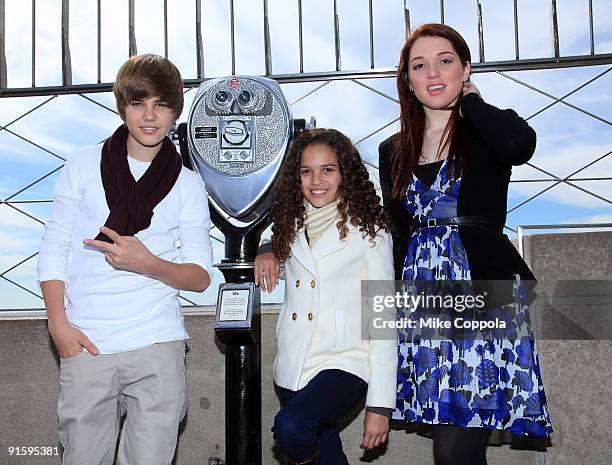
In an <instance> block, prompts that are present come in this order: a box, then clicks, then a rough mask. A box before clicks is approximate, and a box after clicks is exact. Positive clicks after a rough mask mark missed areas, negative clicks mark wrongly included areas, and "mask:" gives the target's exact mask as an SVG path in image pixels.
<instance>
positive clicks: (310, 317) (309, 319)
mask: <svg viewBox="0 0 612 465" xmlns="http://www.w3.org/2000/svg"><path fill="white" fill-rule="evenodd" d="M313 318H314V317H313V316H312V313H309V314H308V321H312V319H313Z"/></svg>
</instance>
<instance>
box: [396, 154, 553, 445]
mask: <svg viewBox="0 0 612 465" xmlns="http://www.w3.org/2000/svg"><path fill="white" fill-rule="evenodd" d="M412 178H413V179H412V182H411V184H410V186H409V188H408V195H407V200H406V201H405V206H406V208H407V210H408V212H407V214H410V215H411V216H412V217H413V218H414V221H415V222H424V221H427V220H428V219H433V218H449V217H453V216H457V198H458V193H459V187H460V184H461V178H457V179H454V178H453V177H452V176H451V175H450V167H449V166H448V164H447V162H446V161H444V162H443V163H442V165H441V167H440V170H439V172H438V174H437V176H436V178H435V180H434V181H433V183H432V184H431V186H428V185H426V184H424V183H423V182H421V181H420V180H419V179H418V178H417V177H416V176H413V177H412ZM425 280H426V281H441V280H470V267H469V263H468V258H467V255H466V251H465V249H464V247H463V244H462V243H461V239H460V237H459V232H458V229H457V227H456V226H432V227H424V228H418V229H417V230H416V231H415V232H414V233H413V236H412V238H411V240H410V243H409V245H408V251H407V254H406V259H405V262H404V267H403V281H404V283H405V284H410V283H415V282H417V283H418V282H419V281H421V282H422V281H425ZM513 294H514V303H513V304H510V305H506V306H504V307H503V308H500V309H492V310H491V311H492V312H493V313H495V311H498V314H500V315H501V314H503V315H505V318H506V320H507V323H508V326H507V328H506V329H505V330H501V331H499V330H498V331H496V330H491V331H489V332H486V331H484V332H478V331H476V332H475V333H474V335H473V337H470V336H469V335H468V336H467V337H465V334H463V336H464V337H462V338H455V337H452V336H449V338H448V339H445V338H444V337H433V336H432V332H431V331H430V330H423V329H420V330H419V329H408V328H406V329H403V330H401V331H400V344H399V369H398V400H397V408H396V410H395V412H394V413H393V418H394V419H402V420H407V421H409V422H417V423H425V424H429V425H436V424H449V425H455V426H461V427H481V428H491V429H498V430H509V431H510V432H511V433H512V435H519V436H524V435H530V436H548V434H549V433H551V432H552V426H551V424H550V419H549V415H548V409H547V405H546V397H545V395H544V387H543V384H542V378H541V376H540V363H539V359H538V354H537V350H536V346H535V341H534V337H533V333H532V330H531V323H530V320H529V310H528V301H527V297H526V294H525V292H524V291H523V288H522V286H521V284H520V279H519V278H518V275H517V280H516V281H515V283H514V289H513ZM487 311H489V310H487ZM400 313H401V314H400V316H401V317H403V318H408V319H410V318H412V319H416V318H418V317H419V311H414V309H413V311H412V312H411V311H409V310H408V309H404V310H403V311H401V312H400ZM508 315H510V316H511V318H510V319H509V320H508Z"/></svg>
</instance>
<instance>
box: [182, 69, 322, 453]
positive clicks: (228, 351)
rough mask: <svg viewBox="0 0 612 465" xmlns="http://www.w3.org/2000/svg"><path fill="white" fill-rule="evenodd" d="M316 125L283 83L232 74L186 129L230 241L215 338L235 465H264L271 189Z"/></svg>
mask: <svg viewBox="0 0 612 465" xmlns="http://www.w3.org/2000/svg"><path fill="white" fill-rule="evenodd" d="M314 125H315V123H314V118H311V120H310V122H309V124H308V125H307V124H306V121H305V120H303V119H295V120H294V119H293V118H292V116H291V112H290V110H289V106H288V104H287V101H286V100H285V98H284V96H283V94H282V91H281V88H280V86H279V85H278V83H277V82H276V81H273V80H271V79H266V78H260V77H248V76H231V77H225V78H219V79H214V80H210V81H207V82H205V83H203V84H202V85H201V86H200V88H199V89H198V93H197V95H196V97H195V99H194V101H193V104H192V107H191V110H190V112H189V119H188V121H187V123H182V124H180V125H179V127H178V131H177V132H178V138H179V145H180V149H181V155H182V156H183V161H184V163H185V165H187V166H188V167H190V168H193V169H195V170H196V171H197V172H198V173H199V174H200V175H201V176H202V178H203V180H204V182H205V184H206V189H207V191H208V194H209V201H210V204H211V209H210V211H211V217H212V220H213V222H214V224H215V226H217V228H219V230H220V231H221V232H222V233H223V234H224V235H225V258H224V259H223V260H222V261H221V263H220V264H218V265H217V266H218V267H219V269H220V270H221V272H222V273H223V276H224V277H225V281H226V283H224V284H221V285H220V286H219V295H218V299H217V312H216V320H215V332H216V334H217V336H218V337H219V339H220V340H221V342H223V343H224V344H225V345H226V346H225V370H226V374H225V415H226V418H225V453H226V464H227V465H260V464H261V362H260V358H261V349H260V339H261V330H260V320H261V319H260V312H261V303H260V291H259V288H256V287H255V285H254V284H253V279H254V276H253V268H254V259H255V256H256V252H257V246H258V244H259V240H260V237H261V233H262V232H263V230H264V229H265V228H266V227H267V226H268V221H267V208H268V206H269V205H270V200H271V194H272V193H271V187H272V184H273V182H274V179H275V177H276V175H277V174H278V172H279V170H280V167H281V164H282V161H283V158H284V156H285V153H286V151H287V148H288V145H289V142H290V141H291V139H292V138H293V137H294V135H296V134H297V133H298V132H300V131H303V130H304V129H309V128H310V127H313V126H314Z"/></svg>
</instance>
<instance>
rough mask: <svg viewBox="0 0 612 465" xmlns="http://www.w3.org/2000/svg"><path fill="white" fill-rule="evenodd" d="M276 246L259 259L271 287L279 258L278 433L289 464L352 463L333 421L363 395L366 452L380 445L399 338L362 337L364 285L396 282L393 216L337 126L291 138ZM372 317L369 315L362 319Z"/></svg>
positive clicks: (259, 272) (258, 275) (276, 204)
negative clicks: (281, 290) (281, 274)
mask: <svg viewBox="0 0 612 465" xmlns="http://www.w3.org/2000/svg"><path fill="white" fill-rule="evenodd" d="M275 192H276V198H275V199H274V201H273V203H272V206H271V209H270V214H271V217H272V221H273V226H272V233H273V236H272V248H273V251H272V252H267V253H261V254H260V255H258V257H257V259H256V261H255V280H256V284H261V286H262V288H263V289H264V290H267V291H270V292H271V291H272V290H273V289H274V287H275V286H276V282H277V281H276V280H277V279H278V272H279V262H283V263H284V270H285V303H284V305H283V307H282V310H281V313H280V315H279V317H278V323H277V330H276V359H275V362H274V381H275V383H276V386H277V391H278V395H279V398H280V401H281V410H280V412H278V414H277V415H276V417H275V419H274V427H273V429H272V430H273V432H274V437H275V439H276V441H277V443H278V446H279V447H280V449H281V451H282V452H283V454H284V455H285V457H286V458H287V462H288V463H290V464H295V463H300V464H317V463H320V464H323V465H325V464H329V465H342V464H348V461H347V458H346V455H345V454H344V452H343V450H342V443H341V441H340V436H339V431H338V427H337V422H338V420H339V419H340V418H341V417H343V416H344V415H346V414H347V413H349V412H350V411H351V410H353V408H354V407H355V406H356V405H357V404H358V403H359V402H360V400H361V399H362V397H363V396H364V395H365V396H366V407H367V411H366V415H365V421H364V434H363V441H362V444H361V447H362V448H373V447H376V446H378V445H379V444H381V443H383V442H385V441H386V437H387V432H388V430H389V418H388V417H389V416H390V414H391V412H392V410H393V408H394V406H395V398H396V368H397V340H396V337H395V330H393V331H392V334H391V337H389V338H387V339H382V338H377V339H370V337H369V336H366V337H362V321H361V320H362V314H361V313H362V312H361V281H362V280H385V281H391V280H393V258H392V241H391V236H390V234H389V232H388V231H389V221H388V219H387V216H386V215H385V213H384V212H383V209H382V206H381V205H380V199H379V197H378V196H377V195H376V191H375V189H374V185H373V184H372V182H371V181H370V180H369V178H368V172H367V170H366V168H365V166H364V164H363V162H362V161H361V158H360V156H359V153H358V151H357V149H356V148H355V147H354V146H353V144H352V143H351V141H350V140H349V139H348V138H347V137H346V136H344V135H343V134H342V133H340V132H338V131H336V130H334V129H314V130H311V131H307V132H305V133H303V134H301V135H300V136H299V137H297V138H296V139H295V141H294V142H293V145H292V147H291V150H290V153H289V155H288V158H287V160H286V161H285V165H284V167H283V170H282V172H281V175H280V178H279V180H278V182H277V184H276V186H275ZM366 317H369V315H366Z"/></svg>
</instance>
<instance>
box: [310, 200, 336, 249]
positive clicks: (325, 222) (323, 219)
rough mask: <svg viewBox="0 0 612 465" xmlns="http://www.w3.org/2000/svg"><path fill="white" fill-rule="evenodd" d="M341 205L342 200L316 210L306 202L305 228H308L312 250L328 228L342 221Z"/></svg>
mask: <svg viewBox="0 0 612 465" xmlns="http://www.w3.org/2000/svg"><path fill="white" fill-rule="evenodd" d="M339 203H340V199H338V200H336V201H335V202H332V203H330V204H328V205H325V206H324V207H320V208H316V207H313V206H312V205H311V204H310V202H308V201H307V200H304V205H305V207H306V219H305V220H304V227H305V228H306V234H307V235H308V244H309V245H310V248H312V246H313V245H314V244H315V242H317V240H319V238H320V237H321V236H322V235H323V233H324V232H325V231H326V230H327V228H329V227H330V226H331V225H332V224H335V223H337V222H338V220H339V219H340V214H339V213H338V204H339Z"/></svg>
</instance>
